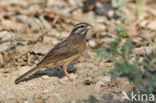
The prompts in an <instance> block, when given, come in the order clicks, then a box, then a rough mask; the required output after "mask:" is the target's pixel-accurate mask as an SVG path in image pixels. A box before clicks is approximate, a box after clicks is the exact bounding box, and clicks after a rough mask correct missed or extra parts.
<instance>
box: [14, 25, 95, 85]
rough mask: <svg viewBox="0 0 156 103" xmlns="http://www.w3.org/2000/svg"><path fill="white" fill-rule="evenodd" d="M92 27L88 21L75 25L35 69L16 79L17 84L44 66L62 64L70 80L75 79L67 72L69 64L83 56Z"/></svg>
mask: <svg viewBox="0 0 156 103" xmlns="http://www.w3.org/2000/svg"><path fill="white" fill-rule="evenodd" d="M92 27H93V26H92V25H91V24H89V23H86V22H81V23H78V24H76V25H74V27H73V29H72V31H71V33H70V34H69V36H68V37H67V38H66V39H65V40H63V41H62V42H60V43H58V44H57V45H56V46H55V47H54V48H51V49H50V50H49V52H48V53H47V54H46V55H45V56H44V57H43V59H41V61H40V62H39V63H37V65H36V66H35V67H34V68H33V69H31V70H29V71H27V72H26V73H24V74H23V75H21V76H20V77H18V78H17V79H16V80H15V84H18V83H20V82H22V81H23V80H24V79H25V78H27V77H29V76H31V75H32V74H34V73H35V72H37V71H38V70H40V69H42V68H46V69H48V68H49V67H54V66H60V67H61V69H62V71H63V72H64V75H65V76H67V77H68V79H69V80H73V79H72V78H71V77H70V76H69V74H68V72H67V66H68V64H70V63H72V62H74V61H75V60H77V59H78V58H79V57H80V56H82V54H83V52H84V51H85V49H86V35H87V33H88V31H89V30H90V29H91V28H92Z"/></svg>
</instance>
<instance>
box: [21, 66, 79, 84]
mask: <svg viewBox="0 0 156 103" xmlns="http://www.w3.org/2000/svg"><path fill="white" fill-rule="evenodd" d="M76 70H77V69H76V68H75V67H74V64H73V63H72V64H69V65H68V67H67V72H68V73H75V72H76ZM43 75H47V76H49V77H58V78H63V77H64V76H65V75H64V73H63V71H62V69H61V67H60V66H56V67H52V68H49V69H46V70H39V71H37V72H36V73H34V74H33V75H31V76H30V77H28V78H26V79H24V80H22V82H23V81H29V80H31V79H34V78H39V77H41V76H43Z"/></svg>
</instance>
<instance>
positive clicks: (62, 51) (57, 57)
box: [38, 38, 81, 65]
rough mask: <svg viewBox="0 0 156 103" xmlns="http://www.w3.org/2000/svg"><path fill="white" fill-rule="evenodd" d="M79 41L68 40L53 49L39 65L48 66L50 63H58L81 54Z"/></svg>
mask: <svg viewBox="0 0 156 103" xmlns="http://www.w3.org/2000/svg"><path fill="white" fill-rule="evenodd" d="M79 46H80V44H79V41H77V40H73V39H70V38H69V39H66V40H64V41H63V42H61V43H59V44H57V45H56V46H55V48H53V49H51V50H50V51H49V52H48V54H47V55H46V56H45V57H44V58H43V59H42V60H41V62H40V63H39V64H38V65H47V64H49V63H57V62H58V61H61V60H64V59H67V58H69V57H72V56H74V55H75V54H78V53H79V52H80V50H79V49H80V48H81V47H79Z"/></svg>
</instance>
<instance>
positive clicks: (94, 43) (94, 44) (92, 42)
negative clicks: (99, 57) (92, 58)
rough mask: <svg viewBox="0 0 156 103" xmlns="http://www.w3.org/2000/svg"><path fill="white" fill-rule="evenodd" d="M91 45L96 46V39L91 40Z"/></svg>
mask: <svg viewBox="0 0 156 103" xmlns="http://www.w3.org/2000/svg"><path fill="white" fill-rule="evenodd" d="M88 43H89V45H90V46H91V47H95V46H96V42H95V41H94V40H89V42H88Z"/></svg>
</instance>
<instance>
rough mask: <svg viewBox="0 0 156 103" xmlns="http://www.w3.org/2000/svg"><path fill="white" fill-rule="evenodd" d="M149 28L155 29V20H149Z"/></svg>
mask: <svg viewBox="0 0 156 103" xmlns="http://www.w3.org/2000/svg"><path fill="white" fill-rule="evenodd" d="M148 27H149V28H150V29H153V30H156V20H154V21H151V22H150V23H149V25H148Z"/></svg>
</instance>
